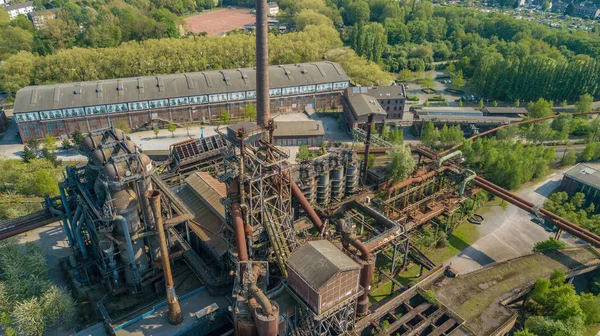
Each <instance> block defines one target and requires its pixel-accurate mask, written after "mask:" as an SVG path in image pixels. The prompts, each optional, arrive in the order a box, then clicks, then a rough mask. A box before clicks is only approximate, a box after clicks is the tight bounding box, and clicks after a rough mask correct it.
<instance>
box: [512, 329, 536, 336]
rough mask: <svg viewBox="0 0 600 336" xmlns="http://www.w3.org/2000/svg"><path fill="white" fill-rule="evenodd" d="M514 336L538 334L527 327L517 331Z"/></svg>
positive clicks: (533, 335) (534, 335)
mask: <svg viewBox="0 0 600 336" xmlns="http://www.w3.org/2000/svg"><path fill="white" fill-rule="evenodd" d="M513 335H514V336H536V334H534V333H532V332H530V331H529V330H527V329H523V330H520V331H517V332H516V333H514V334H513Z"/></svg>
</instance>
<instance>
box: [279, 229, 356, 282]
mask: <svg viewBox="0 0 600 336" xmlns="http://www.w3.org/2000/svg"><path fill="white" fill-rule="evenodd" d="M287 266H288V267H290V268H292V269H293V270H295V271H296V273H298V275H300V277H302V279H304V281H306V282H307V283H308V284H309V285H310V286H311V287H312V288H314V289H315V290H318V289H319V288H321V287H323V285H325V284H326V283H327V282H328V281H329V280H330V279H331V278H332V277H333V276H335V275H336V274H337V273H338V272H343V271H351V270H356V269H360V265H359V264H357V263H356V262H355V261H354V260H352V259H350V257H348V256H347V255H345V254H344V252H342V251H341V250H340V249H339V248H337V247H336V246H335V245H333V244H332V243H331V242H330V241H328V240H315V241H310V242H308V243H306V244H304V245H302V246H300V248H299V249H297V250H296V251H295V252H294V253H292V255H291V256H290V257H289V258H288V260H287Z"/></svg>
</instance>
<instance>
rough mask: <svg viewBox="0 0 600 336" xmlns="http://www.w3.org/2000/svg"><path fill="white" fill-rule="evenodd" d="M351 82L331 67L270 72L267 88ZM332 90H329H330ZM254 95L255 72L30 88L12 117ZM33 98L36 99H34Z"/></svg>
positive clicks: (322, 64)
mask: <svg viewBox="0 0 600 336" xmlns="http://www.w3.org/2000/svg"><path fill="white" fill-rule="evenodd" d="M349 80H350V78H349V77H348V75H346V73H345V72H344V71H343V70H342V69H341V67H340V66H339V65H338V64H336V63H332V62H315V63H302V64H289V65H277V66H271V67H269V87H271V88H286V87H298V86H302V85H315V84H325V83H337V82H348V81H349ZM328 88H329V90H331V86H328ZM344 88H345V87H344ZM318 89H319V88H318V87H317V90H318ZM255 90H256V69H255V68H244V69H232V70H218V71H204V72H189V73H180V74H168V75H158V76H144V77H130V78H121V79H106V80H99V81H89V82H80V83H65V84H52V85H37V86H27V87H25V88H23V89H21V90H19V91H18V92H17V95H16V97H15V104H14V112H15V113H19V112H33V111H46V110H57V109H68V108H75V107H85V106H96V105H111V104H121V103H129V102H140V101H150V100H159V99H170V98H180V97H182V98H183V97H191V96H202V95H210V94H216V93H225V94H227V93H237V92H241V93H244V97H245V92H246V91H255ZM280 91H281V90H280ZM313 92H314V91H313ZM298 93H300V92H298ZM280 95H281V93H280ZM32 97H36V99H33V98H32ZM240 97H241V96H240ZM240 97H238V96H236V97H235V98H232V100H233V99H240ZM244 97H242V98H241V99H244ZM186 99H187V98H186ZM186 104H187V103H186Z"/></svg>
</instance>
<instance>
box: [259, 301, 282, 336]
mask: <svg viewBox="0 0 600 336" xmlns="http://www.w3.org/2000/svg"><path fill="white" fill-rule="evenodd" d="M269 301H271V309H272V310H273V312H272V314H271V315H267V314H264V312H263V311H262V308H261V307H260V306H259V307H256V308H255V309H254V322H255V323H256V329H257V330H258V335H259V336H277V335H278V334H279V305H278V304H277V302H275V301H273V300H269Z"/></svg>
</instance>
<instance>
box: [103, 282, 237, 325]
mask: <svg viewBox="0 0 600 336" xmlns="http://www.w3.org/2000/svg"><path fill="white" fill-rule="evenodd" d="M213 303H216V304H217V305H218V306H219V310H218V311H217V312H216V313H215V314H214V315H212V316H209V317H207V318H205V319H203V320H198V319H197V318H196V316H195V315H194V314H195V313H196V312H197V311H199V310H201V309H202V308H205V307H207V306H210V305H211V304H213ZM179 305H180V306H181V311H182V313H183V317H184V319H183V322H182V323H181V324H178V325H175V326H174V325H171V324H169V323H168V322H167V304H166V301H163V302H161V303H159V304H158V305H156V306H154V307H153V308H152V309H151V310H150V311H149V312H146V313H144V314H141V315H140V316H138V317H136V318H134V319H132V320H130V321H128V322H125V323H123V324H121V325H113V326H112V328H113V331H114V332H115V334H116V335H117V336H142V335H152V336H171V335H184V334H186V333H187V332H190V331H192V330H196V329H198V328H210V327H211V326H212V327H218V326H216V324H217V323H219V320H224V319H223V317H224V315H225V314H227V310H228V307H229V305H230V303H229V301H228V300H227V298H226V297H225V296H211V295H210V294H209V292H208V290H206V289H205V287H200V288H198V289H196V290H194V291H192V292H190V293H187V294H185V295H182V296H180V297H179ZM219 317H221V319H219ZM211 324H212V325H211Z"/></svg>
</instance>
